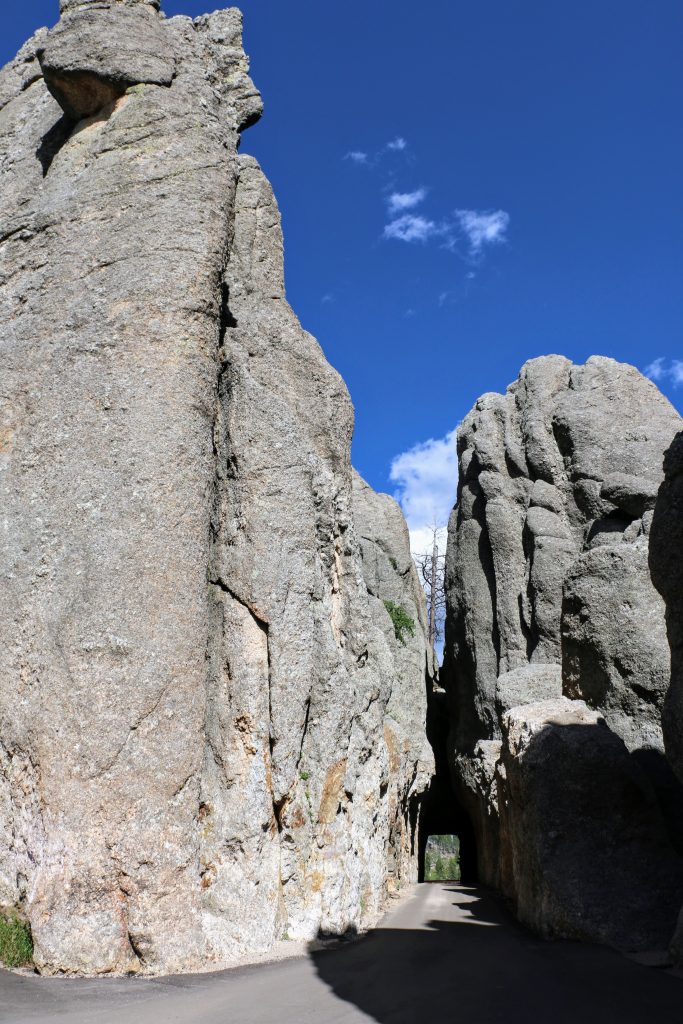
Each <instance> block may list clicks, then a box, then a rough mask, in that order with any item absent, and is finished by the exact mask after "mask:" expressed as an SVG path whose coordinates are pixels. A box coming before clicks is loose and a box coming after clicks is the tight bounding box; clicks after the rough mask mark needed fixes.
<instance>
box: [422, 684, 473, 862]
mask: <svg viewBox="0 0 683 1024" xmlns="http://www.w3.org/2000/svg"><path fill="white" fill-rule="evenodd" d="M448 732H449V719H448V709H447V706H446V693H445V692H444V690H442V689H440V688H435V689H434V691H433V692H432V693H431V694H430V697H429V705H428V711H427V737H428V739H429V742H430V744H431V746H432V750H433V751H434V776H433V778H432V781H431V783H430V786H429V789H428V790H427V792H426V793H425V794H424V797H423V799H422V803H421V806H420V818H419V860H418V878H419V881H420V882H424V881H425V852H426V849H427V840H428V839H429V837H430V836H445V835H455V836H457V837H458V839H459V840H460V878H461V880H462V881H463V882H474V881H476V880H477V849H476V841H475V835H474V829H473V827H472V822H471V821H470V818H469V815H468V814H467V812H466V811H465V809H464V808H463V807H462V805H461V804H460V802H459V801H458V799H457V797H456V794H455V792H454V790H453V786H452V784H451V778H450V771H449V767H448Z"/></svg>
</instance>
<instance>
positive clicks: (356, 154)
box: [344, 149, 368, 164]
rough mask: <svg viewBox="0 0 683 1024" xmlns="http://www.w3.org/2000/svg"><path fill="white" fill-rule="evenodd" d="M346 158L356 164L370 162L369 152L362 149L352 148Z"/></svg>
mask: <svg viewBox="0 0 683 1024" xmlns="http://www.w3.org/2000/svg"><path fill="white" fill-rule="evenodd" d="M344 159H345V160H350V161H351V162H352V163H354V164H366V163H367V162H368V154H367V153H364V152H363V151H362V150H361V149H351V150H349V152H348V153H347V154H346V156H345V157H344Z"/></svg>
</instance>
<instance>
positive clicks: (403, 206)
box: [387, 188, 427, 214]
mask: <svg viewBox="0 0 683 1024" xmlns="http://www.w3.org/2000/svg"><path fill="white" fill-rule="evenodd" d="M426 196H427V189H426V188H416V189H415V191H414V192H392V193H391V195H390V196H388V197H387V206H388V207H389V213H390V214H394V213H401V212H402V211H404V210H412V209H413V207H415V206H419V204H420V203H422V202H424V200H425V198H426Z"/></svg>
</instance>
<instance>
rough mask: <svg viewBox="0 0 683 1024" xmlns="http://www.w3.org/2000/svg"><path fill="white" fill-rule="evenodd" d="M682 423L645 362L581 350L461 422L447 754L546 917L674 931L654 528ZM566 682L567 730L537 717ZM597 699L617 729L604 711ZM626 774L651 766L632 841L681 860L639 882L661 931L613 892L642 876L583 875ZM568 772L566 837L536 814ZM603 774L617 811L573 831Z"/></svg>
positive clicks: (604, 799) (534, 913)
mask: <svg viewBox="0 0 683 1024" xmlns="http://www.w3.org/2000/svg"><path fill="white" fill-rule="evenodd" d="M681 423H682V421H681V418H680V417H679V416H678V414H677V413H676V412H675V410H674V409H673V408H672V406H671V405H670V404H669V402H668V401H667V400H666V399H665V398H664V397H663V396H662V395H661V394H660V392H659V391H658V390H657V388H656V387H655V385H654V384H652V382H651V381H649V380H646V379H645V378H644V377H642V376H641V374H639V373H638V371H637V370H635V369H634V368H633V367H630V366H626V365H623V364H619V363H616V362H614V360H611V359H606V358H602V357H593V358H592V359H589V360H588V362H587V363H586V364H585V366H574V365H572V364H571V363H570V362H569V361H568V360H567V359H564V358H562V357H560V356H548V357H543V358H540V359H534V360H532V361H531V362H529V363H527V364H526V365H525V366H524V367H523V369H522V371H521V373H520V376H519V379H518V380H517V381H516V382H515V383H514V384H512V385H511V386H510V387H509V388H508V390H507V393H506V394H505V395H496V394H488V395H484V396H483V397H482V398H481V399H479V401H478V402H477V403H476V405H475V407H474V409H473V410H472V412H471V413H470V414H469V415H468V416H467V417H466V418H465V420H464V422H463V424H462V426H461V428H460V431H459V436H458V452H459V460H460V481H459V493H458V504H457V506H456V508H455V509H454V512H453V515H452V517H451V523H450V526H449V547H448V555H447V597H448V615H447V624H446V651H445V667H444V675H445V677H446V679H447V681H448V689H449V701H450V709H451V717H452V736H451V742H452V754H451V759H452V771H453V777H454V782H455V785H456V789H457V791H458V795H459V798H460V800H461V801H462V802H463V804H464V805H465V806H466V808H467V809H468V811H469V813H470V814H471V816H472V818H473V822H474V827H475V831H476V833H477V840H478V853H479V862H480V872H481V874H482V876H483V877H484V878H485V880H487V881H489V882H491V883H492V884H494V885H501V886H502V887H503V888H504V889H505V890H506V891H507V892H508V893H509V894H510V895H511V896H513V897H514V898H515V900H516V902H517V906H518V911H519V913H520V916H522V917H523V918H524V919H525V920H527V921H529V922H530V923H533V924H534V925H535V926H537V927H539V928H540V929H541V930H553V931H558V932H559V933H562V934H582V935H583V936H584V937H588V936H591V937H593V938H596V939H599V940H601V941H608V942H614V943H615V944H618V945H619V944H626V945H628V944H629V943H632V944H633V945H634V946H638V945H642V944H646V943H647V942H651V941H655V936H656V938H657V941H661V939H662V935H664V933H665V932H666V930H667V928H670V927H671V921H670V913H669V911H668V906H667V904H666V900H667V899H668V900H669V901H670V900H671V898H673V894H675V892H676V891H677V884H678V883H677V882H676V880H675V878H676V872H677V871H678V872H679V873H680V872H681V871H682V870H683V864H682V863H681V861H680V860H679V859H678V855H677V854H676V853H675V852H674V851H673V850H672V849H671V847H670V843H673V844H674V845H675V846H678V848H679V850H680V851H681V852H683V827H682V822H683V816H682V809H683V796H682V791H681V789H680V787H679V786H678V784H677V783H676V781H675V780H674V779H673V776H672V774H671V772H670V769H669V767H668V765H667V763H666V760H665V758H664V753H663V750H664V748H663V741H662V729H661V716H662V706H663V703H664V697H665V694H666V690H667V687H668V649H667V645H666V635H665V624H664V606H663V602H662V601H661V599H660V596H659V595H658V593H657V592H656V590H655V588H654V586H653V584H652V581H651V579H650V575H649V571H648V535H649V532H650V526H651V522H652V516H653V506H654V502H655V497H656V494H657V488H658V486H659V482H660V480H661V475H662V470H661V466H662V457H663V453H664V451H665V450H666V449H667V447H668V446H669V444H670V443H671V440H672V438H673V437H674V435H675V434H676V432H677V430H680V428H681ZM562 695H564V697H563V696H562ZM566 698H574V701H573V702H569V701H567V700H566ZM558 699H559V700H561V701H564V703H563V704H562V707H563V708H564V710H563V712H562V714H563V715H566V716H568V717H567V723H566V726H567V730H569V726H570V724H571V722H572V721H574V720H575V722H574V724H575V725H576V731H575V733H574V731H569V732H566V735H565V730H564V726H563V731H562V732H561V736H562V742H560V740H559V738H558V737H559V735H560V734H557V730H554V731H553V729H550V727H549V726H548V724H547V723H545V724H544V722H545V718H544V714H545V711H544V709H547V708H548V707H550V705H548V703H547V702H548V701H557V700H558ZM584 702H586V703H584ZM586 705H589V706H590V708H591V709H592V710H591V711H590V712H589V711H588V710H587V708H586ZM535 709H536V710H535ZM586 714H589V715H593V718H592V719H591V720H590V722H588V721H586V722H584V721H583V719H584V717H585V715H586ZM598 714H599V716H601V718H602V719H604V721H605V722H606V724H607V726H608V727H609V728H608V729H607V728H602V727H601V728H600V729H598V717H597V715H598ZM572 716H573V718H572ZM527 719H528V721H530V722H531V723H532V725H530V726H529V735H530V736H531V737H532V738H533V742H532V740H531V739H530V740H529V743H528V744H527V746H526V747H524V751H523V750H522V747H519V745H518V744H516V741H514V742H513V739H512V737H513V735H514V728H513V725H514V723H515V722H518V721H520V720H521V721H527ZM536 719H538V721H536ZM534 723H535V724H534ZM584 726H586V728H584ZM588 726H590V729H589V730H588V731H586V729H588ZM515 728H516V727H515ZM525 728H526V726H525ZM589 733H590V735H591V736H594V737H595V738H596V739H595V742H596V743H597V747H596V751H597V750H598V749H602V750H603V753H604V756H605V758H606V763H609V764H610V766H611V767H610V768H609V771H606V773H605V775H604V785H605V787H606V788H605V790H604V791H601V792H600V794H599V796H595V794H594V793H593V792H592V788H591V785H590V777H591V772H592V771H593V770H594V769H595V767H596V764H597V762H596V758H598V755H597V753H596V751H593V752H591V751H589V750H587V751H585V752H583V751H582V742H583V741H582V740H581V739H580V738H581V737H583V738H584V739H585V741H586V743H588V741H589ZM575 734H576V737H577V739H576V740H575V739H573V737H574V735H575ZM570 736H571V737H572V738H571V740H570V738H569V737H570ZM552 737H554V738H552ZM598 741H599V742H598ZM624 744H625V746H624ZM527 747H528V749H527ZM532 748H534V749H536V748H538V751H539V754H538V764H542V765H543V769H542V770H540V769H539V770H538V771H537V769H536V767H535V766H536V760H534V757H535V755H534V757H531V756H530V753H531V749H532ZM554 750H556V751H557V764H556V766H555V762H554V760H553V756H554V755H553V756H551V755H552V751H554ZM572 751H573V753H572ZM610 751H611V753H610ZM525 758H529V759H528V760H527V762H526V763H527V766H528V768H529V773H528V774H527V770H526V768H525V767H524V764H523V761H524V759H525ZM572 758H574V770H573V773H569V772H568V767H567V766H568V765H569V764H570V763H572ZM598 760H599V758H598ZM532 766H533V771H532ZM544 772H545V773H547V775H548V778H547V779H545V777H544ZM622 775H623V778H622ZM628 779H631V781H632V782H633V780H634V779H637V780H638V787H639V793H640V796H639V797H638V800H636V802H635V803H636V804H637V805H638V806H637V808H636V806H635V804H634V810H633V821H634V825H633V831H632V833H631V834H630V838H629V843H631V849H632V853H633V852H634V851H635V850H636V849H637V844H638V842H640V843H641V849H640V853H639V854H638V856H639V857H640V860H639V862H638V863H639V864H640V865H642V864H644V863H654V861H653V860H652V858H654V857H656V856H658V855H659V854H658V851H659V853H661V857H662V864H661V869H660V874H661V878H666V879H668V881H667V883H666V884H665V885H663V888H657V886H653V887H652V888H651V889H648V888H647V885H648V884H649V883H644V885H643V886H641V887H640V889H639V890H638V895H637V896H636V897H634V906H635V905H638V906H641V905H642V907H644V906H645V905H646V904H647V906H648V907H649V909H648V910H647V913H646V912H645V910H643V914H645V916H646V917H647V918H648V920H649V925H648V927H649V928H650V931H649V932H648V931H647V928H645V927H644V926H643V927H641V928H638V927H636V917H632V918H628V917H627V916H624V915H625V914H626V911H625V910H623V908H622V911H623V912H616V911H615V906H616V904H617V903H619V901H621V902H622V903H626V902H628V899H629V897H628V885H632V884H635V880H634V879H633V878H629V880H628V885H627V884H626V881H624V887H623V889H621V890H619V893H617V891H616V890H615V891H612V892H609V893H608V891H607V889H605V891H604V897H603V898H602V900H601V899H599V898H598V896H599V893H600V891H601V889H600V884H599V883H598V881H595V885H594V884H593V882H590V881H589V876H590V871H592V870H593V868H592V867H590V866H589V864H588V859H589V856H588V851H589V849H590V848H591V846H592V848H593V858H594V867H595V871H596V872H597V874H596V875H595V879H598V878H599V876H600V872H601V871H607V867H606V865H607V863H608V860H609V855H608V854H609V850H610V843H612V845H613V846H614V845H615V844H616V839H615V838H614V837H615V836H616V835H617V834H618V833H619V832H620V830H622V831H623V828H624V827H625V825H624V822H625V821H626V820H627V818H628V816H629V814H630V813H631V812H630V811H629V810H628V808H627V807H626V805H625V804H623V806H622V803H623V801H622V803H620V801H621V800H622V797H621V796H620V793H621V792H622V790H623V789H624V788H626V789H628V786H629V785H630V783H629V782H628ZM543 780H544V781H543ZM620 780H621V781H620ZM541 782H542V785H541ZM565 783H566V786H567V787H570V788H571V792H572V794H573V795H572V797H571V800H572V801H575V802H574V803H573V804H572V803H571V801H569V803H567V806H566V808H565V810H566V813H565V812H564V811H563V812H562V814H564V817H563V819H562V820H563V822H564V824H563V826H562V829H559V830H556V831H558V835H559V836H561V843H560V840H558V842H557V843H553V842H550V841H549V840H548V836H547V835H546V834H544V833H543V825H542V822H543V817H544V814H546V810H547V809H548V808H550V807H551V805H552V791H553V787H555V788H556V789H557V792H558V794H559V793H560V792H561V791H562V786H563V785H564V784H565ZM633 784H634V785H635V782H634V783H633ZM610 787H611V790H612V791H613V799H614V802H615V803H614V806H615V812H614V816H613V817H612V819H611V820H610V819H608V825H607V826H606V827H605V830H604V831H600V829H598V828H597V826H596V828H595V829H593V830H592V831H591V829H590V828H587V830H586V835H585V836H580V837H576V836H574V837H572V836H571V835H568V829H569V823H570V821H571V815H572V814H574V813H575V814H577V815H580V806H581V800H582V799H583V801H584V802H585V805H586V812H585V813H586V814H587V815H589V816H590V815H592V813H593V810H592V806H593V807H601V808H602V809H603V810H604V809H605V808H606V807H607V806H608V805H609V802H610V799H611V798H610V796H609V795H608V794H609V790H610ZM620 787H621V788H620ZM537 788H538V792H536V789H537ZM581 794H582V795H581ZM567 799H568V800H569V798H568V797H567ZM634 800H635V797H634ZM653 801H654V803H653ZM572 807H573V810H572V809H571V808H572ZM653 807H654V810H653ZM619 808H621V810H619ZM559 813H560V811H559V810H558V814H559ZM653 815H654V817H653ZM657 815H658V817H657ZM655 817H657V824H656V827H655V824H654V820H655ZM648 822H649V824H647V823H648ZM635 823H637V824H635ZM610 829H612V830H613V831H612V833H610V835H612V839H610V838H609V835H608V833H609V830H610ZM525 830H526V831H525ZM534 830H536V831H534ZM523 836H526V840H523V838H522V837H523ZM653 836H656V840H654V839H652V837H653ZM651 840H652V842H653V843H654V846H651V845H649V844H650V843H651ZM524 841H526V842H527V846H528V848H527V849H526V852H525V847H524ZM558 843H559V845H558ZM616 845H618V844H616ZM627 845H628V844H627ZM560 847H561V849H560ZM532 851H535V852H533V853H532ZM663 851H664V852H663ZM634 855H635V854H634ZM534 857H535V858H536V860H535V861H534V860H533V858H534ZM554 857H557V865H556V866H554V861H553V858H554ZM570 863H571V865H572V868H571V871H569V867H568V865H569V864H570ZM598 864H600V865H602V866H601V867H600V868H599V869H598V867H597V865H598ZM583 871H586V872H587V873H586V883H585V886H583V887H582V885H579V884H578V879H579V878H580V877H581V873H582V872H583ZM563 872H564V873H565V874H567V873H568V874H569V875H570V876H571V877H572V879H573V880H574V883H575V884H576V889H577V895H576V898H574V897H572V899H569V898H568V897H567V896H566V894H565V895H563V894H562V893H563V892H564V890H562V892H560V888H559V885H560V882H559V880H560V878H561V876H562V874H563ZM655 873H657V872H655ZM621 874H622V875H623V878H624V879H626V878H627V872H625V870H624V872H622V873H621ZM617 875H619V872H617ZM590 877H593V876H590ZM600 877H601V876H600ZM618 884H620V883H615V885H618ZM582 892H583V893H585V896H583V897H582V896H581V893H582ZM584 898H585V901H586V902H585V906H583V905H582V904H581V900H582V899H584ZM648 901H649V902H648ZM553 907H554V908H555V909H553ZM657 908H659V911H658V910H657ZM636 916H637V915H636ZM629 922H630V923H629Z"/></svg>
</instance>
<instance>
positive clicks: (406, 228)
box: [384, 213, 441, 242]
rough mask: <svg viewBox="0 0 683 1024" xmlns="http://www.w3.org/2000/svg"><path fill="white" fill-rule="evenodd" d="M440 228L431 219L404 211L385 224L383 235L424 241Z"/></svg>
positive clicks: (401, 239)
mask: <svg viewBox="0 0 683 1024" xmlns="http://www.w3.org/2000/svg"><path fill="white" fill-rule="evenodd" d="M440 230H441V229H440V228H439V226H438V224H435V223H434V221H433V220H428V219H427V218H426V217H420V216H418V215H416V214H414V213H406V214H404V215H403V216H402V217H397V218H396V219H395V220H392V221H390V222H389V223H388V224H386V225H385V227H384V237H385V238H398V239H399V240H400V241H401V242H426V241H427V239H428V238H432V237H433V236H434V235H438V234H439V232H440Z"/></svg>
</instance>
